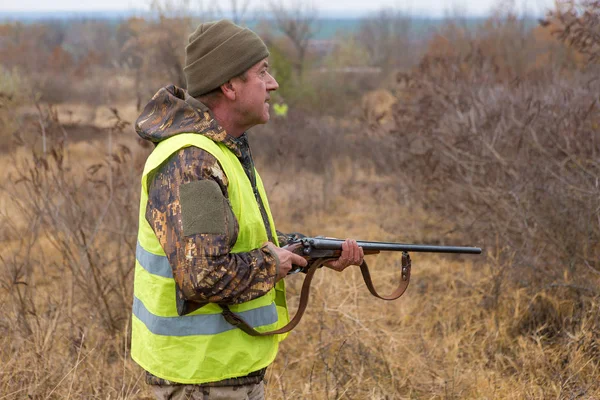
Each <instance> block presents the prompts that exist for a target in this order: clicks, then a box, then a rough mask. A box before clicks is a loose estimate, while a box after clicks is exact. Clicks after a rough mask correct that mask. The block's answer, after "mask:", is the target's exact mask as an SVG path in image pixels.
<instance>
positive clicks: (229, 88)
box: [221, 80, 237, 101]
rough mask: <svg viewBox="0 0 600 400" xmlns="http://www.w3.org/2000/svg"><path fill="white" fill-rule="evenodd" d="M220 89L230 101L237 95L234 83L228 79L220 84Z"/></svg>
mask: <svg viewBox="0 0 600 400" xmlns="http://www.w3.org/2000/svg"><path fill="white" fill-rule="evenodd" d="M221 91H222V92H223V94H224V95H225V97H226V98H227V99H229V100H231V101H234V100H235V98H236V95H237V91H236V87H235V85H234V84H233V83H232V82H231V81H230V80H229V81H227V82H225V83H224V84H222V85H221Z"/></svg>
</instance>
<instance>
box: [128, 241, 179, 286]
mask: <svg viewBox="0 0 600 400" xmlns="http://www.w3.org/2000/svg"><path fill="white" fill-rule="evenodd" d="M135 258H136V259H137V260H138V262H139V263H140V265H141V266H142V268H144V269H145V270H146V271H148V272H150V273H151V274H154V275H158V276H162V277H164V278H173V270H172V269H171V265H170V264H169V260H168V259H167V257H165V256H157V255H156V254H152V253H150V252H149V251H147V250H146V249H144V248H143V247H142V245H141V244H140V242H137V248H136V249H135Z"/></svg>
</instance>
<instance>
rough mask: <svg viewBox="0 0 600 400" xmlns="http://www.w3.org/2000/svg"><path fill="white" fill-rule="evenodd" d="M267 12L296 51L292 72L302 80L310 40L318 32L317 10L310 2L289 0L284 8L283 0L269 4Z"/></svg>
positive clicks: (273, 0)
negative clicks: (269, 12)
mask: <svg viewBox="0 0 600 400" xmlns="http://www.w3.org/2000/svg"><path fill="white" fill-rule="evenodd" d="M269 10H270V11H271V14H272V15H273V18H274V21H275V25H276V27H277V29H278V30H280V31H281V32H282V33H283V34H284V35H285V36H286V37H287V38H288V39H289V40H290V41H291V42H292V45H293V46H294V49H295V50H296V60H295V61H294V63H293V64H294V70H295V71H296V75H297V77H298V79H299V80H302V75H303V72H304V63H305V59H306V54H307V50H308V47H309V44H310V41H311V39H313V38H314V36H315V34H316V33H317V31H318V28H317V26H316V21H317V17H318V10H317V8H316V6H315V5H314V4H313V3H311V2H302V1H301V0H291V1H290V2H289V4H288V5H287V6H286V4H285V3H284V1H283V0H281V1H279V2H277V1H275V0H271V1H270V2H269Z"/></svg>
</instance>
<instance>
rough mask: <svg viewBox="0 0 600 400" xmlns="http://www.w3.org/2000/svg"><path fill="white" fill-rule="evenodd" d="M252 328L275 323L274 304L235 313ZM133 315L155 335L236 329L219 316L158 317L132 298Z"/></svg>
mask: <svg viewBox="0 0 600 400" xmlns="http://www.w3.org/2000/svg"><path fill="white" fill-rule="evenodd" d="M236 314H237V315H239V316H240V317H242V318H243V319H244V320H245V321H246V322H248V324H250V325H251V326H252V327H253V328H256V327H259V326H263V325H269V324H274V323H275V322H277V308H276V307H275V303H271V304H269V305H268V306H263V307H259V308H255V309H252V310H248V311H242V312H240V313H236ZM133 315H135V316H136V317H137V318H139V319H140V321H142V322H143V323H144V325H146V327H147V328H148V329H149V330H150V332H152V333H154V334H155V335H164V336H191V335H215V334H217V333H222V332H227V331H230V330H232V329H236V328H235V327H234V326H233V325H231V324H230V323H229V322H227V321H225V319H224V318H223V315H221V314H197V315H186V316H184V317H159V316H158V315H154V314H152V313H151V312H150V311H148V309H147V308H146V306H144V303H142V301H141V300H140V299H138V298H137V297H135V296H134V298H133Z"/></svg>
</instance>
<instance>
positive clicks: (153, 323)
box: [131, 21, 363, 399]
mask: <svg viewBox="0 0 600 400" xmlns="http://www.w3.org/2000/svg"><path fill="white" fill-rule="evenodd" d="M268 55H269V52H268V50H267V47H266V46H265V44H264V43H263V41H262V40H261V39H260V38H259V37H258V36H257V35H256V34H255V33H254V32H252V31H250V30H249V29H244V28H241V27H239V26H237V25H235V24H233V23H231V22H229V21H218V22H211V23H205V24H201V25H200V26H199V27H198V28H197V30H196V31H195V32H194V33H192V35H190V37H189V44H188V46H187V47H186V66H185V68H184V72H185V75H186V79H187V91H185V90H183V89H180V88H177V87H175V86H168V87H166V88H163V89H161V90H159V91H158V93H156V95H154V97H153V98H152V100H151V101H150V103H148V105H147V106H146V107H145V109H144V111H143V112H142V114H141V115H140V117H139V118H138V120H137V122H136V131H137V132H138V134H139V135H140V136H141V137H142V138H144V139H146V140H149V141H151V142H153V143H154V144H155V145H156V148H155V149H154V151H153V152H152V154H151V155H150V156H149V157H148V160H147V161H146V165H145V168H144V172H143V177H142V194H141V201H140V220H139V223H140V226H139V233H138V246H137V250H136V268H135V284H134V304H133V319H132V343H131V355H132V358H133V359H134V360H135V361H136V362H137V363H138V364H139V365H140V366H142V368H144V369H145V370H146V371H147V377H146V380H147V382H148V383H149V384H151V385H154V392H155V394H156V396H157V398H161V399H179V398H194V399H196V398H201V399H263V398H264V386H263V383H262V380H263V377H264V373H265V370H266V367H267V366H268V365H269V364H270V363H271V362H273V360H274V359H275V356H276V354H277V348H278V343H279V341H281V340H283V337H284V335H272V336H264V337H257V336H250V335H248V334H246V333H244V332H243V331H242V330H240V329H238V328H236V327H235V326H233V325H231V324H229V323H228V322H227V321H225V319H224V317H223V315H222V312H223V309H222V307H221V306H224V307H225V306H227V307H228V308H229V309H230V310H231V311H232V312H233V313H235V314H238V315H239V316H241V317H243V318H244V319H245V320H246V321H248V323H249V324H250V325H251V326H252V327H253V328H254V329H256V330H258V331H263V332H265V331H271V330H274V329H279V328H281V327H282V326H284V325H285V324H286V323H287V322H288V321H289V316H288V312H287V307H286V303H285V287H284V281H283V278H284V277H285V276H286V275H287V273H288V272H289V271H290V269H291V268H292V264H296V265H301V266H305V265H306V260H304V259H303V258H302V257H300V256H298V255H296V254H294V253H292V252H290V251H288V250H286V249H284V248H280V247H279V246H285V244H286V243H287V241H288V240H289V239H290V236H286V235H283V234H280V233H278V232H277V231H276V230H275V227H274V223H273V219H272V216H271V212H270V209H269V203H268V201H267V196H266V193H265V190H264V187H263V184H262V181H261V179H260V176H259V175H258V173H257V172H256V170H255V168H254V163H253V160H252V155H251V153H250V148H249V146H248V141H247V136H246V131H247V130H248V129H250V128H251V127H253V126H255V125H257V124H264V123H266V122H267V121H268V120H269V117H270V115H269V99H270V93H271V92H272V91H274V90H277V88H278V84H277V81H276V80H275V79H274V78H273V77H272V76H271V74H270V73H269V71H268V61H267V57H268ZM343 248H344V251H343V252H342V255H341V257H340V258H339V259H338V260H336V261H333V262H331V263H330V264H329V266H330V267H331V268H334V269H336V270H338V271H341V270H343V269H344V268H346V267H347V266H349V265H352V264H360V263H361V262H362V258H363V252H362V249H361V248H359V247H358V245H357V244H356V242H355V241H351V240H347V241H346V242H345V243H344V246H343Z"/></svg>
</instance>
